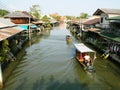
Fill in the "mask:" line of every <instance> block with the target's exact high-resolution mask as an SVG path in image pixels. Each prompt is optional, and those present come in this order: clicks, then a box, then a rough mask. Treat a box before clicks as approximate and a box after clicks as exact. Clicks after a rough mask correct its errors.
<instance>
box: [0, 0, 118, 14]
mask: <svg viewBox="0 0 120 90" xmlns="http://www.w3.org/2000/svg"><path fill="white" fill-rule="evenodd" d="M32 5H40V10H41V12H42V14H52V13H58V14H59V15H71V16H74V15H75V16H79V15H80V13H82V12H85V13H88V14H89V15H92V14H93V13H94V12H95V11H96V10H97V9H98V8H112V9H120V0H0V8H7V9H9V10H21V11H29V8H30V7H31V6H32Z"/></svg>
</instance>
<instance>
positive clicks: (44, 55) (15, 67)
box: [3, 24, 120, 90]
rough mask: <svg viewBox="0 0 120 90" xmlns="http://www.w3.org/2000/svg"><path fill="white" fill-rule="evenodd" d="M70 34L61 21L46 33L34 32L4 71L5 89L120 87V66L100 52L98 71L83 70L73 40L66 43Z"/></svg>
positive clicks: (114, 89)
mask: <svg viewBox="0 0 120 90" xmlns="http://www.w3.org/2000/svg"><path fill="white" fill-rule="evenodd" d="M67 34H70V32H69V30H68V29H66V26H65V24H60V25H59V26H58V27H54V28H53V29H52V30H46V31H45V32H43V33H42V34H39V33H38V34H37V35H32V37H31V41H29V42H28V43H27V44H26V45H25V46H24V47H23V49H22V51H21V52H20V53H19V55H18V56H17V60H16V61H14V62H12V63H11V64H10V65H9V66H8V67H7V69H6V70H5V71H4V74H3V76H4V78H6V79H5V80H4V87H3V90H118V89H120V67H119V65H117V64H116V63H113V62H112V61H111V60H103V59H102V58H101V57H100V54H99V53H97V59H96V61H95V68H96V72H95V73H88V72H85V71H84V70H83V68H82V67H81V65H80V64H79V63H78V61H77V60H76V59H75V57H74V56H75V48H74V45H73V43H80V40H77V39H75V38H74V37H72V39H73V43H72V44H68V43H66V40H65V37H66V35H67Z"/></svg>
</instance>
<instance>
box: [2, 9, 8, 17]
mask: <svg viewBox="0 0 120 90" xmlns="http://www.w3.org/2000/svg"><path fill="white" fill-rule="evenodd" d="M8 13H9V11H7V10H4V9H0V17H3V16H5V15H6V14H8Z"/></svg>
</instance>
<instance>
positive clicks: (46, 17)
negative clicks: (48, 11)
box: [41, 15, 50, 22]
mask: <svg viewBox="0 0 120 90" xmlns="http://www.w3.org/2000/svg"><path fill="white" fill-rule="evenodd" d="M41 20H42V21H44V22H50V18H49V17H48V16H47V15H45V16H43V17H42V18H41Z"/></svg>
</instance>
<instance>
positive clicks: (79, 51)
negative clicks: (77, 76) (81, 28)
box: [74, 43, 96, 72]
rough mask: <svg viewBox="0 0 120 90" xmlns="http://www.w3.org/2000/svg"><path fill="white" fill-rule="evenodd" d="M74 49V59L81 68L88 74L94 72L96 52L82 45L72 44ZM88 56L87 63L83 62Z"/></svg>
mask: <svg viewBox="0 0 120 90" xmlns="http://www.w3.org/2000/svg"><path fill="white" fill-rule="evenodd" d="M74 46H75V49H76V54H75V57H76V59H77V60H78V62H79V63H80V64H81V65H82V66H83V68H84V70H86V71H89V72H95V67H94V61H95V59H96V52H95V51H94V50H92V49H90V48H89V47H87V46H86V45H84V44H83V43H78V44H74ZM87 55H89V57H90V58H89V61H88V60H85V57H87Z"/></svg>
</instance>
